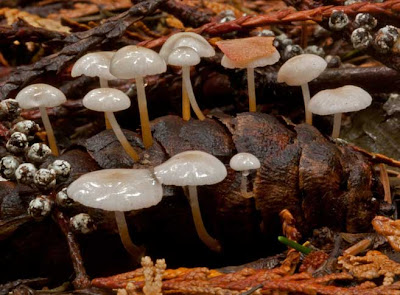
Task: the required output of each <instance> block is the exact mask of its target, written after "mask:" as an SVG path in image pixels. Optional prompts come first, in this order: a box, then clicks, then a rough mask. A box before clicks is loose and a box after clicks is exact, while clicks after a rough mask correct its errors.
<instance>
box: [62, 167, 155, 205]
mask: <svg viewBox="0 0 400 295" xmlns="http://www.w3.org/2000/svg"><path fill="white" fill-rule="evenodd" d="M67 194H68V196H69V197H70V198H71V199H73V200H74V201H76V202H79V203H81V204H83V205H85V206H87V207H91V208H98V209H103V210H107V211H130V210H139V209H143V208H148V207H151V206H154V205H157V204H158V203H159V202H160V201H161V199H162V195H163V191H162V186H161V184H160V183H159V182H158V181H157V180H156V179H155V178H154V177H153V174H152V173H151V171H150V170H148V169H104V170H99V171H94V172H90V173H87V174H84V175H82V176H81V177H79V178H78V179H77V180H75V181H74V182H73V183H72V184H71V185H70V186H69V187H68V189H67Z"/></svg>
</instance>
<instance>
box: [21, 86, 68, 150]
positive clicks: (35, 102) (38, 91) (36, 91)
mask: <svg viewBox="0 0 400 295" xmlns="http://www.w3.org/2000/svg"><path fill="white" fill-rule="evenodd" d="M15 99H16V101H17V102H18V103H19V106H20V107H21V108H23V109H33V108H39V111H40V116H41V117H42V121H43V125H44V128H45V130H46V134H47V139H48V141H49V145H50V149H51V151H52V152H53V154H54V155H55V156H58V155H59V153H58V148H57V142H56V138H55V137H54V132H53V128H52V127H51V123H50V120H49V116H48V115H47V111H46V108H50V107H56V106H59V105H61V104H62V103H64V102H66V101H67V99H66V98H65V95H64V93H62V92H61V91H60V90H58V89H57V88H55V87H53V86H51V85H48V84H32V85H30V86H27V87H25V88H24V89H22V90H21V91H20V92H19V93H18V94H17V97H16V98H15Z"/></svg>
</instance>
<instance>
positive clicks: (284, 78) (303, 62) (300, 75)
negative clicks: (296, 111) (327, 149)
mask: <svg viewBox="0 0 400 295" xmlns="http://www.w3.org/2000/svg"><path fill="white" fill-rule="evenodd" d="M326 66H327V63H326V61H325V60H324V59H323V58H322V57H320V56H318V55H315V54H301V55H297V56H295V57H292V58H291V59H289V60H288V61H287V62H285V63H284V64H283V65H282V67H281V68H280V69H279V72H278V82H279V83H283V82H285V83H286V84H287V85H289V86H301V90H302V92H303V99H304V109H305V113H306V123H307V124H310V125H312V113H311V112H310V111H309V110H308V103H309V101H310V89H309V87H308V82H310V81H312V80H314V79H315V78H317V77H318V76H319V75H320V74H321V73H322V72H323V71H324V70H325V69H326Z"/></svg>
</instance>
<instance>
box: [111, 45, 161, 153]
mask: <svg viewBox="0 0 400 295" xmlns="http://www.w3.org/2000/svg"><path fill="white" fill-rule="evenodd" d="M166 70H167V66H166V64H165V62H164V60H163V59H162V58H161V57H160V56H159V55H158V53H157V52H155V51H153V50H151V49H147V48H145V47H138V46H134V45H129V46H125V47H123V48H121V49H120V50H118V51H117V52H116V53H115V54H114V56H113V58H112V59H111V67H110V72H111V74H112V75H114V76H115V77H118V78H121V79H132V78H134V79H135V80H136V88H137V99H138V105H139V113H140V123H141V126H142V137H143V144H144V146H145V147H146V148H149V147H150V146H151V145H152V144H153V138H152V136H151V130H150V121H149V114H148V111H147V102H146V92H145V90H144V83H143V77H144V76H149V75H157V74H160V73H163V72H165V71H166Z"/></svg>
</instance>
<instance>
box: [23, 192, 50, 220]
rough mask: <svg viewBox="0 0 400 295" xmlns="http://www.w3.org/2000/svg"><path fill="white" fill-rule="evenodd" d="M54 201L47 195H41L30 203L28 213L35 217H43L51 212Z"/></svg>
mask: <svg viewBox="0 0 400 295" xmlns="http://www.w3.org/2000/svg"><path fill="white" fill-rule="evenodd" d="M51 207H52V202H51V201H50V200H49V199H48V198H47V197H46V196H39V197H37V198H35V199H33V200H32V201H31V202H30V203H29V208H28V214H29V215H31V216H32V217H33V218H35V219H42V218H44V217H46V216H47V215H49V214H50V212H51Z"/></svg>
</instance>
